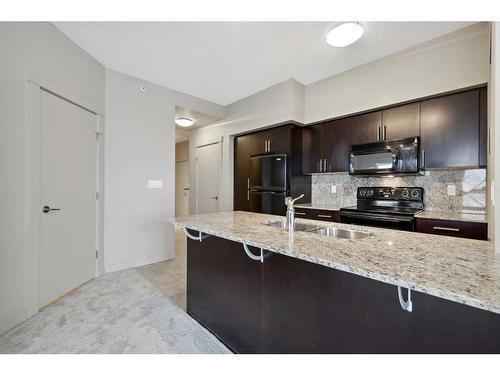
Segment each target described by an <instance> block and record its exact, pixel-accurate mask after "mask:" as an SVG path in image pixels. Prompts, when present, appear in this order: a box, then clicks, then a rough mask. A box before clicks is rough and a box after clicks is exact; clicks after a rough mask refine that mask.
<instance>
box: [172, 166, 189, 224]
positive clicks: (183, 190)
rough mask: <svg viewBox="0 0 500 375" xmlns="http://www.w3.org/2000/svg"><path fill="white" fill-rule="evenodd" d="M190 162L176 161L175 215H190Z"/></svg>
mask: <svg viewBox="0 0 500 375" xmlns="http://www.w3.org/2000/svg"><path fill="white" fill-rule="evenodd" d="M188 164H189V162H188V161H187V160H183V161H178V162H176V163H175V216H185V215H189V168H188Z"/></svg>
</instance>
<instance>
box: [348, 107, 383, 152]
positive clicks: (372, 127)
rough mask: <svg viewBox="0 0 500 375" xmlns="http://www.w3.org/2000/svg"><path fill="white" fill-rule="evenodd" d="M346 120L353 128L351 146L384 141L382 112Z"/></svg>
mask: <svg viewBox="0 0 500 375" xmlns="http://www.w3.org/2000/svg"><path fill="white" fill-rule="evenodd" d="M345 120H346V121H348V122H349V123H350V126H351V145H359V144H362V143H371V142H378V141H380V140H381V139H382V138H381V133H382V130H381V127H382V112H380V111H377V112H370V113H364V114H362V115H356V116H352V117H348V118H347V119H345Z"/></svg>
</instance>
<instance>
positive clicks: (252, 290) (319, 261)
mask: <svg viewBox="0 0 500 375" xmlns="http://www.w3.org/2000/svg"><path fill="white" fill-rule="evenodd" d="M273 220H274V221H276V220H282V219H281V218H279V217H277V216H272V215H262V214H252V213H244V212H227V213H218V214H207V215H193V216H190V217H184V218H179V219H176V223H177V224H178V225H180V226H182V227H184V228H190V229H192V230H190V231H189V232H188V233H189V234H190V236H193V235H194V236H197V235H198V233H199V232H200V233H207V234H203V235H202V240H201V242H200V241H199V240H192V239H189V240H188V269H187V272H188V277H187V283H188V285H187V312H188V313H189V314H190V315H191V316H192V317H194V318H195V319H196V320H197V321H199V322H200V323H201V324H202V325H203V326H205V327H206V328H207V329H208V330H210V331H211V332H212V333H213V334H215V335H216V336H217V337H218V338H219V339H220V340H221V341H222V342H224V343H225V344H226V345H227V346H228V347H229V348H230V349H232V350H233V351H235V352H238V353H499V352H500V341H499V340H498V337H500V297H498V293H497V291H498V285H499V283H498V280H499V279H500V276H499V275H498V270H499V269H500V268H499V267H497V265H498V262H499V261H498V260H497V259H496V258H495V257H494V254H493V253H492V249H491V247H490V245H489V244H488V243H487V242H486V241H475V240H468V239H459V238H451V237H439V238H436V236H433V235H428V234H419V233H401V232H399V231H393V230H386V229H379V228H369V229H367V230H369V233H370V236H369V237H366V238H364V239H362V240H343V239H336V238H328V237H325V236H320V235H316V234H312V233H305V232H295V233H294V234H293V236H291V237H290V236H289V234H288V232H286V231H283V230H282V229H279V228H276V227H272V226H265V225H264V224H265V223H267V222H269V221H273ZM305 222H307V223H317V224H318V225H328V226H332V227H338V228H345V229H348V228H361V227H355V226H349V225H345V224H337V223H328V224H327V223H322V222H317V221H310V220H308V221H305ZM356 230H361V229H356ZM243 243H247V244H249V245H253V246H254V247H249V250H250V251H251V253H249V254H247V253H246V252H245V250H244V247H243ZM384 244H385V245H384ZM391 246H394V249H391ZM429 247H434V248H429ZM261 248H262V249H263V250H262V257H261V258H260V255H261V251H260V249H261ZM412 254H413V255H412ZM410 258H411V259H410ZM434 258H435V259H434ZM381 260H384V262H385V264H384V263H381ZM464 262H465V263H464ZM443 265H447V266H446V267H444V268H443ZM422 269H423V270H425V271H424V272H422ZM407 288H410V289H411V301H412V309H411V311H407V310H409V309H407V308H405V309H404V308H403V307H404V306H403V305H402V304H404V302H405V301H406V300H407V299H408V289H407ZM398 289H400V290H401V299H399V298H398Z"/></svg>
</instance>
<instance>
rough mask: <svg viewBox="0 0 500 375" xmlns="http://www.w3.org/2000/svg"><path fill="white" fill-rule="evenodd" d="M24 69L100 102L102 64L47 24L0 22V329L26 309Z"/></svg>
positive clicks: (7, 325)
mask: <svg viewBox="0 0 500 375" xmlns="http://www.w3.org/2000/svg"><path fill="white" fill-rule="evenodd" d="M29 71H36V72H37V73H39V74H42V75H43V76H45V77H46V78H48V79H50V80H52V81H54V82H57V83H58V85H60V86H61V87H63V88H65V89H67V90H69V91H71V92H73V93H77V94H78V95H79V96H80V97H84V98H86V99H89V100H90V101H92V102H94V103H96V104H97V105H99V106H101V107H103V106H104V68H103V66H101V65H100V64H99V63H98V62H97V61H95V60H94V59H93V58H91V57H90V56H89V55H87V54H86V53H85V52H84V51H82V50H81V49H80V48H79V47H77V46H76V45H75V44H74V43H73V42H71V41H70V40H69V39H68V38H67V37H66V36H64V35H63V34H62V33H61V32H60V31H59V30H57V29H56V28H55V27H54V26H53V25H52V24H50V23H47V22H23V23H12V22H0V207H2V209H1V210H0V223H1V225H0V333H1V332H2V331H4V330H5V329H8V328H9V327H12V326H13V325H15V324H16V323H18V322H20V321H22V320H24V319H25V318H27V317H28V316H29V314H28V283H29V280H28V261H29V257H28V210H29V207H28V194H29V191H28V175H29V160H28V151H29V143H28V139H29V128H28V84H27V77H28V74H29V73H28V72H29Z"/></svg>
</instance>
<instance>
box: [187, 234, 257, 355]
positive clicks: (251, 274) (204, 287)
mask: <svg viewBox="0 0 500 375" xmlns="http://www.w3.org/2000/svg"><path fill="white" fill-rule="evenodd" d="M193 234H194V235H197V234H198V233H197V232H195V233H193ZM250 249H252V248H250ZM252 250H253V251H256V249H252ZM256 253H257V252H256ZM187 270H188V272H187V311H188V313H189V314H190V315H191V316H192V317H193V318H194V319H196V320H197V321H198V322H199V323H201V324H202V325H203V326H205V327H206V328H207V329H209V330H210V331H211V332H212V333H214V334H215V335H216V336H217V337H218V338H219V339H220V340H221V341H222V342H224V344H226V346H228V347H229V348H230V349H231V350H233V351H235V352H238V353H259V352H260V351H261V346H262V332H261V327H262V319H261V311H262V305H261V301H262V299H261V292H262V266H261V263H260V262H258V261H255V260H252V259H250V258H249V257H248V256H247V255H246V253H245V251H244V250H243V247H242V244H241V243H237V242H232V241H228V240H224V239H222V238H219V237H214V236H209V237H207V238H204V239H203V241H201V242H200V241H193V240H191V239H188V252H187Z"/></svg>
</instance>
